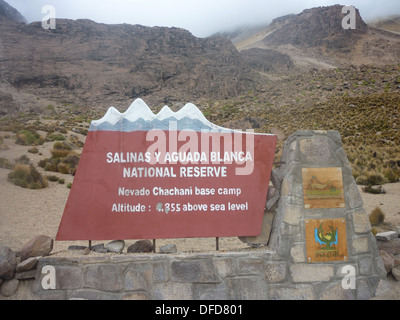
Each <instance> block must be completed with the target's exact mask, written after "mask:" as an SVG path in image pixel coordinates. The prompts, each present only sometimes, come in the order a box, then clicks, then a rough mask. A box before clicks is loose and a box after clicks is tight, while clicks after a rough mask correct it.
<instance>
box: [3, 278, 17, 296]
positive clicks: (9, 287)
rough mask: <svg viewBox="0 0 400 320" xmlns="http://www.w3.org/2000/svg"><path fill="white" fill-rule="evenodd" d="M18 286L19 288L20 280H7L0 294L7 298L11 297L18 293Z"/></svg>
mask: <svg viewBox="0 0 400 320" xmlns="http://www.w3.org/2000/svg"><path fill="white" fill-rule="evenodd" d="M18 286H19V280H17V279H11V280H6V281H4V283H3V284H2V285H1V288H0V292H1V294H2V295H3V296H5V297H11V296H12V295H14V294H15V293H16V292H17V290H18Z"/></svg>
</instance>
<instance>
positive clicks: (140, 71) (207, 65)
mask: <svg viewBox="0 0 400 320" xmlns="http://www.w3.org/2000/svg"><path fill="white" fill-rule="evenodd" d="M0 36H1V43H0V80H1V83H0V94H2V92H3V94H6V93H7V94H8V95H10V94H11V95H12V97H13V101H14V104H17V105H18V107H19V108H20V109H24V108H25V106H23V105H21V103H20V102H19V101H28V100H32V99H30V98H32V96H31V95H35V96H37V98H38V100H37V101H39V99H40V101H42V100H43V101H46V105H48V104H49V103H50V104H51V103H52V102H51V101H54V103H57V102H58V103H65V104H75V105H83V106H96V105H101V106H102V107H109V106H110V105H115V106H116V107H117V106H121V107H123V106H126V101H127V100H132V99H135V98H138V97H141V98H146V101H148V102H149V103H150V104H151V105H157V104H168V103H174V102H176V101H179V102H181V101H189V100H190V101H193V100H196V99H201V98H210V99H212V98H216V97H218V98H220V97H231V96H235V95H237V94H239V93H241V92H244V91H247V90H249V89H250V88H252V86H253V84H254V81H256V79H257V75H256V74H255V73H254V72H253V71H252V70H251V68H249V67H248V66H247V64H246V63H245V61H244V59H243V57H242V56H241V55H240V54H239V52H238V51H237V49H236V48H235V47H234V46H233V44H232V43H231V41H229V40H227V39H225V38H223V37H210V38H205V39H200V38H196V37H194V36H193V35H192V34H191V33H190V32H188V31H186V30H183V29H178V28H163V27H144V26H140V25H127V24H122V25H106V24H99V23H95V22H93V21H90V20H76V21H73V20H64V19H58V20H57V26H56V29H55V30H44V29H43V28H42V27H41V23H39V22H36V23H32V24H30V25H23V24H19V23H16V22H14V21H12V20H9V19H8V20H7V19H2V20H0ZM24 97H25V98H24ZM29 97H30V98H29ZM33 100H36V99H33ZM30 104H31V106H30V107H29V108H30V109H35V108H36V109H37V108H39V109H40V106H38V105H40V103H36V106H35V103H34V102H32V101H30ZM46 105H44V106H43V105H42V106H41V108H43V107H45V106H46ZM2 108H3V113H6V112H8V111H9V110H10V109H12V108H10V107H9V104H7V106H4V105H3V107H2ZM5 108H7V110H5ZM0 112H1V111H0Z"/></svg>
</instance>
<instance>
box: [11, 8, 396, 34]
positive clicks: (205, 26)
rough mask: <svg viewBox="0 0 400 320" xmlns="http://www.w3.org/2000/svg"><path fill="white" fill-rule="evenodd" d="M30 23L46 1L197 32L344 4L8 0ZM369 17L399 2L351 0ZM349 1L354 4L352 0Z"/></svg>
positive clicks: (74, 11) (81, 14) (72, 15)
mask: <svg viewBox="0 0 400 320" xmlns="http://www.w3.org/2000/svg"><path fill="white" fill-rule="evenodd" d="M5 1H6V2H8V4H10V5H11V6H13V7H14V8H16V9H17V10H18V11H19V12H21V13H22V15H23V16H24V17H25V18H26V19H27V20H28V21H29V22H33V21H41V20H42V19H43V17H45V15H46V14H43V13H42V8H43V6H45V5H52V6H53V7H54V8H55V9H56V18H68V19H83V18H86V19H91V20H94V21H96V22H102V23H108V24H117V23H129V24H142V25H145V26H167V27H180V28H185V29H187V30H189V31H191V32H192V33H193V34H194V35H195V36H198V37H206V36H209V35H211V34H213V33H215V32H218V31H225V30H229V29H233V28H235V27H239V26H243V25H249V24H250V25H251V24H264V23H265V24H266V23H269V22H271V20H272V19H274V18H277V17H280V16H283V15H286V14H289V13H300V12H301V11H303V10H304V9H307V8H312V7H318V6H327V5H333V4H336V3H340V2H339V1H338V0H334V1H315V0H280V1H268V0H5ZM347 1H349V3H342V4H343V5H354V6H355V7H357V8H358V9H360V12H361V16H362V17H363V18H364V20H366V21H368V20H371V19H374V18H376V17H382V16H388V15H393V14H400V0H379V1H378V0H351V1H350V0H347ZM350 2H351V3H350Z"/></svg>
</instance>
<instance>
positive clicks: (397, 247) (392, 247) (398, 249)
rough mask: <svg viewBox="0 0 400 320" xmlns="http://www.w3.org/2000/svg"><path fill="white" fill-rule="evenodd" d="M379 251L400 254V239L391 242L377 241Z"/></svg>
mask: <svg viewBox="0 0 400 320" xmlns="http://www.w3.org/2000/svg"><path fill="white" fill-rule="evenodd" d="M376 243H377V245H378V248H379V250H384V251H386V252H388V253H391V254H394V255H396V254H400V238H397V239H392V240H389V241H381V240H377V241H376Z"/></svg>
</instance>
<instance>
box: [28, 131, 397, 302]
mask: <svg viewBox="0 0 400 320" xmlns="http://www.w3.org/2000/svg"><path fill="white" fill-rule="evenodd" d="M282 162H283V163H284V165H282V166H281V167H280V168H279V169H275V170H274V172H273V174H272V178H271V181H272V183H273V186H274V188H276V192H277V193H275V192H274V194H273V195H272V194H271V195H270V197H269V199H268V201H267V204H266V206H267V207H268V210H266V213H265V217H264V224H263V233H262V234H261V235H260V236H258V237H244V238H243V239H242V241H243V240H244V242H247V243H249V244H253V246H257V245H260V244H264V245H265V244H266V243H268V247H266V246H263V247H262V248H260V249H252V250H251V251H243V252H213V253H198V254H125V255H120V254H114V255H104V256H100V257H91V256H90V255H88V256H82V257H78V258H70V259H66V258H57V257H44V258H41V259H40V261H39V264H38V266H37V269H36V275H35V280H33V283H32V286H31V290H32V294H33V296H34V297H35V298H39V299H96V300H97V299H118V300H119V299H124V300H139V299H154V300H203V299H207V300H252V299H263V300H318V299H322V300H353V299H358V300H361V299H370V298H373V297H374V296H375V294H376V290H377V288H378V284H379V282H380V280H381V279H382V280H383V279H386V270H385V266H384V264H383V261H382V258H381V257H380V255H379V250H378V247H377V243H376V240H375V237H373V235H372V233H371V225H370V223H369V219H368V216H367V214H366V212H365V210H364V209H363V201H362V198H361V196H360V194H359V192H358V188H357V185H356V183H355V181H354V178H353V176H352V173H351V167H350V164H349V162H348V160H347V157H346V154H345V152H344V150H343V148H342V143H341V138H340V136H339V134H338V133H337V132H333V131H329V132H321V131H299V132H296V133H295V134H294V135H292V136H291V137H289V139H288V140H287V142H286V145H285V147H284V149H283V152H282ZM318 167H323V168H327V167H335V168H342V178H343V181H342V182H343V198H344V206H342V207H335V208H322V209H315V208H314V209H312V208H306V207H305V205H304V194H303V187H304V186H303V179H302V168H318ZM316 178H318V177H316ZM320 182H321V181H320ZM322 184H324V181H322ZM327 184H329V183H327ZM321 188H322V187H321ZM330 188H334V186H330ZM330 191H331V192H332V193H334V190H330ZM327 194H328V193H327ZM275 195H279V197H278V198H274V196H275ZM328 195H329V194H328ZM271 199H273V201H272V200H271ZM319 200H321V199H319ZM310 220H313V221H314V220H318V222H319V223H317V224H316V225H315V226H316V227H314V231H315V229H317V227H318V226H319V225H322V223H320V222H321V221H322V222H324V221H328V222H329V221H332V222H331V223H330V224H331V225H333V226H335V223H337V221H340V222H342V223H345V230H346V231H345V232H346V238H345V241H346V243H347V248H346V249H347V251H346V254H347V255H346V258H345V259H344V258H343V255H338V256H341V257H342V258H341V260H340V259H339V258H338V259H333V260H332V261H331V260H329V261H316V260H314V259H308V258H309V257H308V255H309V254H310V252H307V241H316V243H315V244H314V245H316V246H319V247H318V248H319V250H320V251H324V252H323V253H326V252H329V251H330V250H331V249H332V248H335V246H336V243H339V242H340V241H339V240H340V239H339V238H338V239H336V238H335V237H340V236H341V235H343V233H342V234H340V233H341V232H343V229H340V228H336V229H337V230H336V229H335V228H334V227H332V228H331V229H330V228H329V224H328V225H323V229H322V227H321V229H317V232H315V233H313V231H311V232H312V233H311V234H308V235H307V234H306V229H309V228H306V222H307V221H310ZM314 222H315V221H314ZM328 231H329V232H328ZM317 237H318V238H320V239H322V240H319V241H322V242H321V243H322V244H321V243H319V242H318V241H317V240H316V238H317ZM307 239H308V240H307ZM310 239H311V240H310ZM314 239H315V240H314ZM328 240H329V241H328ZM335 240H336V241H335ZM323 241H326V243H327V244H323ZM342 241H343V238H342ZM391 241H393V240H391ZM309 244H310V243H309ZM328 249H329V250H328ZM332 250H333V249H332ZM45 266H52V267H54V268H53V269H52V270H53V272H54V284H55V287H54V289H51V288H48V287H49V286H48V284H49V283H50V282H51V276H52V274H51V272H50V271H44V270H47V269H46V268H44V267H45ZM43 284H44V285H43Z"/></svg>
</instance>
